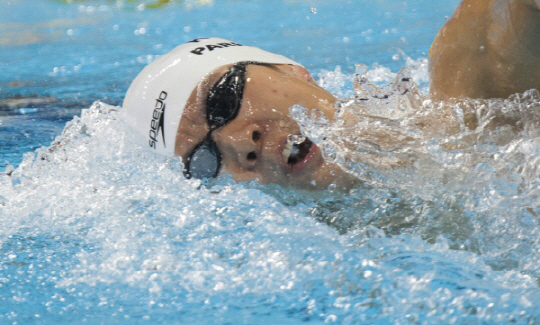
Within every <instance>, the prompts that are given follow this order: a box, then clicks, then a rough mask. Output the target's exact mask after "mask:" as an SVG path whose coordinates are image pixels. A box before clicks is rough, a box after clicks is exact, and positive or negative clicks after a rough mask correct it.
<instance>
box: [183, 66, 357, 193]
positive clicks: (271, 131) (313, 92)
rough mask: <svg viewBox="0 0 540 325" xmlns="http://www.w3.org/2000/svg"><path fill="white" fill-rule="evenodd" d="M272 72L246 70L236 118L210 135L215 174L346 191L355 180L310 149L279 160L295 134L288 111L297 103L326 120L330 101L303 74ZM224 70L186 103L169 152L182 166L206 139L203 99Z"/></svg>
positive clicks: (295, 68) (210, 77) (330, 111)
mask: <svg viewBox="0 0 540 325" xmlns="http://www.w3.org/2000/svg"><path fill="white" fill-rule="evenodd" d="M275 67H276V68H275V69H273V68H271V67H266V66H257V65H249V66H247V68H246V77H245V80H246V84H245V88H244V95H243V99H242V106H241V109H240V111H239V114H238V116H237V117H236V118H235V119H234V120H232V121H231V122H229V123H228V124H227V125H225V126H223V127H221V128H219V129H217V130H215V131H213V132H212V138H213V140H214V141H215V142H216V144H217V146H218V148H219V150H220V151H221V153H222V170H221V173H222V174H224V173H228V174H231V175H232V177H233V178H234V179H235V180H236V181H246V180H251V179H257V180H258V181H259V182H260V183H275V184H280V185H284V186H290V187H294V188H302V189H308V190H309V189H312V190H318V189H325V188H327V187H328V186H329V185H330V184H336V185H337V186H338V187H339V188H341V189H343V190H347V189H348V188H351V187H352V186H354V184H355V182H356V179H355V178H354V177H352V176H350V175H348V174H346V173H345V172H343V171H342V170H341V169H340V168H339V167H338V166H337V165H334V164H330V163H327V162H325V161H324V159H323V157H322V154H321V151H320V149H319V147H318V146H317V145H316V144H313V145H311V147H309V150H308V149H307V148H306V149H305V150H304V151H305V152H304V153H303V154H302V156H301V159H299V161H296V162H295V163H290V161H289V163H288V161H287V159H286V157H284V154H283V151H284V149H285V148H286V143H287V137H288V135H289V134H301V133H300V127H299V126H298V124H297V123H296V122H295V121H294V120H293V119H291V117H290V116H289V108H290V107H291V106H293V105H295V104H299V105H301V106H303V107H305V108H307V109H308V110H312V109H319V110H321V111H323V112H325V113H326V114H327V115H328V116H329V117H330V118H331V117H333V112H334V108H333V107H334V106H333V105H334V101H335V98H334V97H333V96H332V95H331V94H330V93H328V92H327V91H326V90H324V89H322V88H321V87H319V86H318V85H317V84H316V83H315V82H314V80H313V79H312V78H311V76H310V74H309V72H308V71H307V70H306V69H304V68H302V67H299V66H290V65H276V66H275ZM229 68H230V65H228V66H223V67H221V68H219V69H217V70H216V71H214V72H212V73H211V74H209V75H208V76H207V78H205V79H204V80H203V81H202V82H201V83H200V84H199V86H198V87H197V88H196V89H194V90H193V92H192V94H191V96H190V98H189V99H188V102H187V104H186V108H185V110H184V113H183V116H182V119H181V122H180V125H179V127H178V133H177V138H176V143H177V145H176V150H175V154H176V155H179V156H181V157H182V159H183V160H184V161H185V160H186V158H187V157H188V156H189V154H191V152H192V151H193V149H194V148H195V147H196V146H197V144H199V143H200V142H201V141H203V140H204V139H205V137H206V134H207V132H208V125H207V122H206V118H205V112H206V107H205V101H206V97H207V94H208V91H209V90H210V88H211V87H212V86H213V85H214V84H215V83H216V82H217V81H218V80H219V79H220V78H221V77H222V76H223V74H224V73H226V71H227V70H228V69H229ZM285 156H287V154H286V153H285Z"/></svg>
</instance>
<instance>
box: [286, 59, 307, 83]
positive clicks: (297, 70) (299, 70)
mask: <svg viewBox="0 0 540 325" xmlns="http://www.w3.org/2000/svg"><path fill="white" fill-rule="evenodd" d="M279 68H280V70H281V71H283V72H285V73H288V74H290V75H293V76H295V77H297V78H299V79H301V80H304V81H307V82H309V83H315V80H313V78H312V77H311V74H310V73H309V71H307V70H306V68H304V67H302V66H300V65H289V64H287V65H281V66H280V67H279Z"/></svg>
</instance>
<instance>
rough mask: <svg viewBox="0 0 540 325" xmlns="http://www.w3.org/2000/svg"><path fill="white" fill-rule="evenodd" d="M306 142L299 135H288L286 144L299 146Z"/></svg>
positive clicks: (304, 138)
mask: <svg viewBox="0 0 540 325" xmlns="http://www.w3.org/2000/svg"><path fill="white" fill-rule="evenodd" d="M304 141H306V137H305V136H303V135H301V134H289V135H288V136H287V143H289V144H299V143H302V142H304Z"/></svg>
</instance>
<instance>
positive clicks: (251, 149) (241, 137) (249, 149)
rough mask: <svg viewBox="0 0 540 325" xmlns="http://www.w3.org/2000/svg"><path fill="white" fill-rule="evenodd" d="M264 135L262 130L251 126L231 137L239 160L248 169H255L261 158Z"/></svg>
mask: <svg viewBox="0 0 540 325" xmlns="http://www.w3.org/2000/svg"><path fill="white" fill-rule="evenodd" d="M263 133H264V130H263V129H262V128H260V127H258V126H256V125H250V126H248V127H246V128H244V129H243V130H241V131H239V132H236V134H234V135H231V142H233V143H234V144H233V148H234V149H235V150H236V154H237V159H238V161H239V162H240V163H241V164H242V165H243V166H244V167H245V168H247V169H253V168H254V167H255V166H256V165H257V163H258V162H259V160H260V158H261V148H262V137H263Z"/></svg>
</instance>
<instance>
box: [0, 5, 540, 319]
mask: <svg viewBox="0 0 540 325" xmlns="http://www.w3.org/2000/svg"><path fill="white" fill-rule="evenodd" d="M142 3H144V1H136V2H128V1H101V2H100V1H79V2H74V3H63V2H60V1H53V0H50V1H46V0H39V1H31V0H7V1H3V2H1V3H0V62H1V67H2V68H1V72H2V73H0V159H1V160H3V161H7V162H8V165H6V166H5V168H4V172H3V173H1V174H0V220H1V224H2V227H1V228H0V250H1V254H0V324H79V323H86V324H119V323H120V324H300V323H309V324H324V323H337V324H508V323H512V324H538V323H540V288H539V284H540V263H539V262H540V261H539V260H540V225H539V221H538V218H537V215H538V206H540V191H539V187H538V183H539V182H538V176H539V175H540V173H539V172H538V170H537V166H538V159H539V157H540V141H539V140H540V138H539V136H538V134H537V132H536V131H535V130H537V129H538V127H537V126H538V125H537V124H535V123H536V122H534V121H540V117H539V116H538V113H536V115H535V114H534V113H535V112H537V111H538V112H540V96H538V95H537V94H535V93H527V94H524V95H521V96H518V97H514V98H513V99H512V100H509V101H489V102H482V101H479V102H471V103H468V104H469V105H473V106H474V105H476V106H478V107H480V106H482V105H484V106H489V107H492V108H493V109H494V110H495V109H501V110H502V111H512V110H515V111H519V112H520V114H521V115H522V116H524V117H526V116H531V118H527V119H528V120H530V121H531V122H529V123H528V124H527V126H526V131H525V132H523V133H520V134H515V135H513V137H511V139H510V140H509V141H508V142H507V143H506V144H503V145H494V144H493V143H491V142H489V141H479V143H478V145H477V146H475V147H474V148H471V149H470V150H468V149H463V150H453V151H444V150H440V147H439V143H438V142H437V141H435V140H434V141H427V142H426V143H424V148H425V149H424V150H425V151H423V152H422V154H424V155H425V156H427V157H428V158H429V159H428V158H426V159H425V160H422V161H420V162H419V163H418V166H417V169H415V170H408V171H399V170H398V171H395V172H393V173H386V174H382V175H379V176H378V178H376V179H375V178H372V182H373V183H372V184H370V185H369V186H366V187H365V188H359V189H355V190H353V191H351V192H350V193H348V194H342V193H336V192H334V191H333V190H332V189H331V188H330V189H329V190H328V191H324V192H322V193H318V194H313V193H302V192H298V191H292V190H288V189H284V188H280V187H277V186H261V185H258V184H257V183H256V182H247V183H241V184H236V183H235V182H234V181H232V180H231V179H229V178H227V177H222V178H220V179H218V180H215V181H212V182H210V183H207V184H200V182H199V181H196V180H186V179H184V177H183V175H182V173H181V172H180V170H181V165H180V162H179V159H172V158H165V157H161V156H158V155H155V154H153V153H151V152H148V151H147V150H146V149H145V148H140V147H137V146H133V142H132V141H131V139H132V137H134V134H132V130H131V129H130V128H129V127H128V126H127V125H126V124H125V123H124V112H123V110H122V109H121V108H118V107H115V106H116V105H120V104H121V102H122V99H123V96H124V93H125V91H126V89H127V87H128V86H129V83H130V81H131V80H132V78H133V77H134V76H135V75H136V74H137V73H138V72H139V71H140V70H141V69H142V68H143V67H144V66H145V65H146V64H147V63H148V62H150V61H152V60H153V59H155V57H156V56H157V55H160V54H163V53H166V52H167V51H169V50H170V49H172V48H173V47H175V46H176V45H177V44H179V43H182V42H184V41H187V40H190V39H193V38H196V37H201V36H220V37H224V38H229V39H231V40H234V41H236V42H240V43H243V44H255V45H257V46H260V47H263V48H264V49H267V50H269V51H273V52H278V53H281V54H285V55H287V56H289V57H293V58H294V59H296V60H298V61H299V62H301V63H303V64H304V65H305V66H306V67H307V68H308V69H309V70H310V71H312V73H313V74H314V76H315V77H316V79H318V81H319V82H320V83H321V84H323V85H324V86H325V87H327V88H328V89H329V90H331V91H333V92H334V93H336V94H338V95H343V96H346V95H350V93H351V89H352V76H353V73H354V71H355V63H365V64H367V65H368V66H369V67H370V70H369V71H368V76H369V77H370V79H371V80H372V81H373V82H377V83H379V84H380V83H385V82H392V81H393V80H394V78H395V73H396V72H397V71H398V70H399V69H400V68H401V67H403V66H408V67H410V69H411V72H410V74H411V75H412V76H413V79H414V80H415V82H416V83H417V84H418V86H419V88H420V89H421V91H423V92H424V93H426V92H427V87H428V84H427V82H428V81H427V71H426V69H427V67H426V58H427V51H428V50H429V46H430V44H431V40H432V39H433V37H434V36H435V34H436V32H437V30H438V28H439V27H440V26H441V25H442V24H443V23H444V22H445V16H449V15H450V14H451V13H452V10H453V9H454V8H455V6H456V5H457V3H458V1H440V2H438V3H435V2H434V1H420V0H416V1H407V2H403V1H389V0H381V1H349V2H347V1H339V2H337V1H324V0H319V1H220V2H217V1H216V2H215V3H213V2H211V1H207V2H204V3H203V2H196V1H185V2H181V1H171V3H170V4H168V5H165V6H163V7H161V8H157V9H149V8H146V9H144V8H142V7H140V6H139V5H140V4H142ZM147 3H150V1H147ZM118 4H123V7H122V8H119V7H118ZM312 8H315V9H312ZM16 99H17V100H16ZM96 100H101V101H102V102H98V103H94V102H95V101H96ZM381 105H382V104H381ZM389 105H393V104H392V103H390V104H388V103H385V104H384V105H382V108H381V107H379V106H377V107H374V108H373V109H374V110H375V109H378V110H380V111H381V113H385V112H383V110H384V109H389ZM390 108H391V107H390ZM422 108H423V109H426V110H428V109H432V106H431V104H430V103H429V102H427V101H426V102H424V103H423V104H422ZM386 113H387V114H388V112H386ZM74 116H76V117H74ZM66 123H67V124H66ZM64 128H65V129H64ZM319 129H320V126H317V125H315V129H309V128H307V130H306V131H307V132H317V130H319ZM325 131H327V132H328V133H329V138H331V136H330V133H331V132H332V129H328V130H325ZM501 132H502V131H501ZM495 136H497V135H496V134H495ZM447 140H449V141H450V140H452V139H447ZM458 140H459V139H458ZM344 141H348V139H347V137H344ZM338 145H339V143H338ZM351 159H352V161H350V162H348V163H347V166H346V168H351V169H352V170H354V168H355V167H357V166H358V164H359V162H358V161H355V160H354V159H355V158H354V155H353V156H352V158H351ZM375 180H376V181H375ZM201 185H203V186H201Z"/></svg>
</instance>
